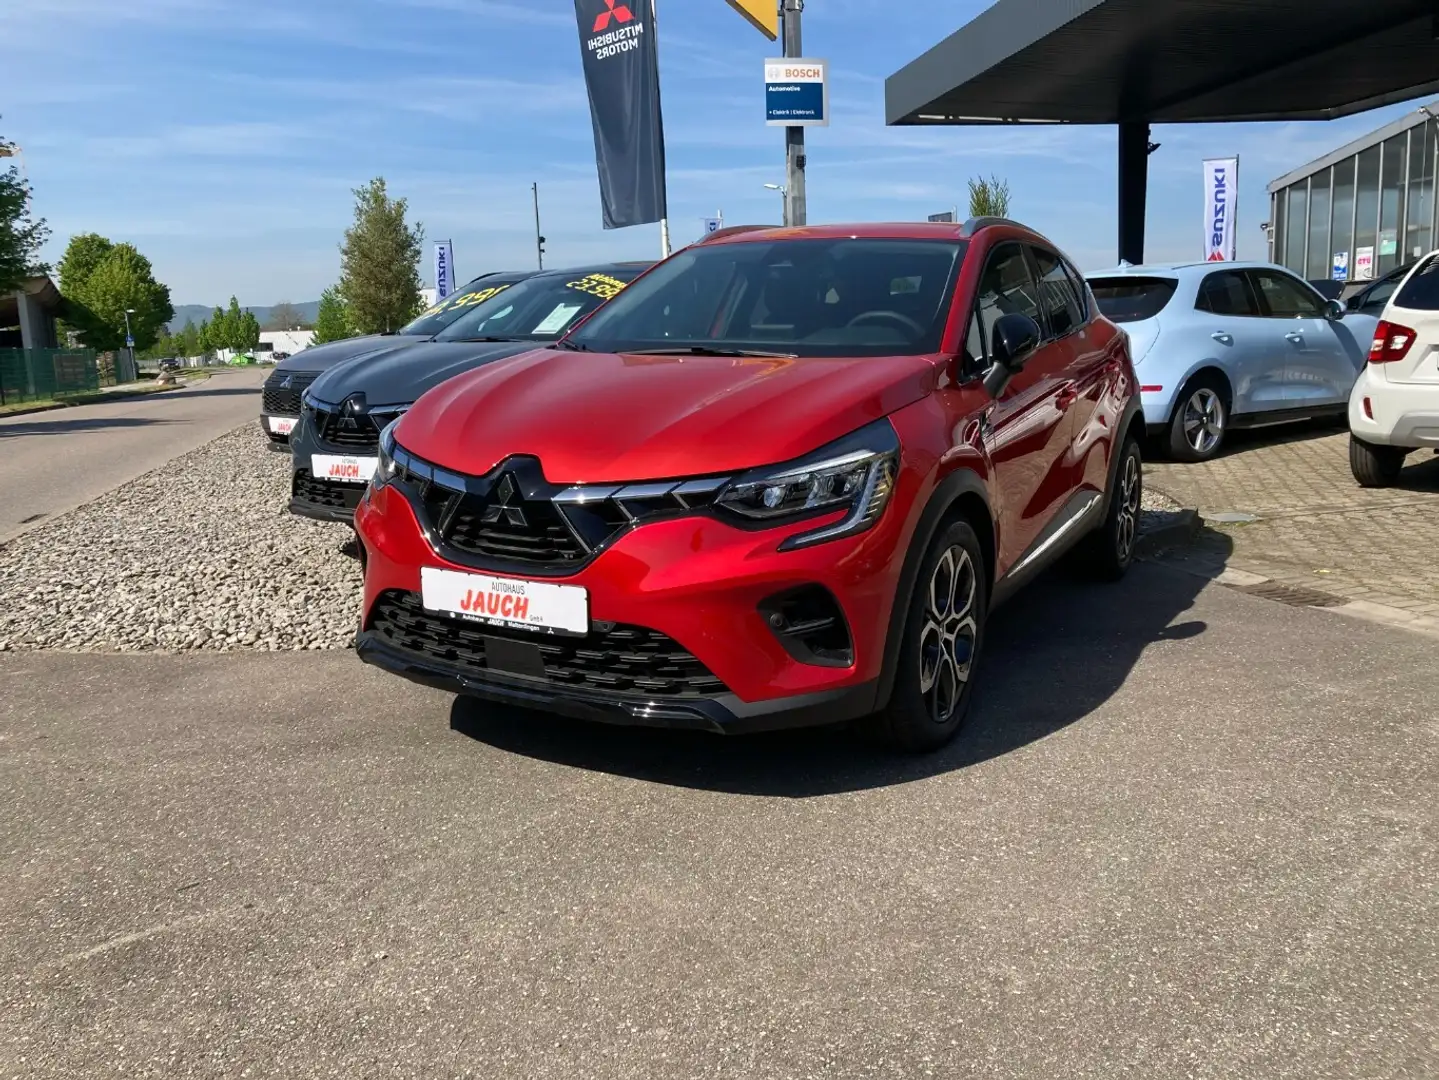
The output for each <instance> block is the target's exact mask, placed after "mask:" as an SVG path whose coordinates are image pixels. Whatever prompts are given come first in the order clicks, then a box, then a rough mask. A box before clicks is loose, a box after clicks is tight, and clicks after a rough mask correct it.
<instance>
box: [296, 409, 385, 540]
mask: <svg viewBox="0 0 1439 1080" xmlns="http://www.w3.org/2000/svg"><path fill="white" fill-rule="evenodd" d="M289 448H290V453H291V460H290V502H289V511H290V513H292V514H295V515H297V516H298V517H305V518H310V519H312V520H314V521H337V522H343V523H344V524H347V525H348V524H350V523H351V522H352V521H353V520H354V517H355V507H356V506H358V505H359V503H360V499H361V498H363V497H364V494H365V487H366V485H365V484H364V483H353V482H342V481H337V480H326V479H323V478H319V477H316V476H315V475H314V474H313V473H312V472H311V459H312V458H313V456H314V455H315V454H330V455H334V456H337V457H360V458H371V457H373V455H374V453H375V451H369V450H363V449H357V448H354V447H331V446H327V445H326V444H324V443H322V442H320V440H319V439H318V438H317V437H316V432H315V430H314V426H313V425H312V424H310V423H309V421H308V420H307V419H305V418H304V417H302V418H301V419H300V422H299V423H298V424H296V425H295V429H294V431H293V432H292V433H291V436H290V441H289Z"/></svg>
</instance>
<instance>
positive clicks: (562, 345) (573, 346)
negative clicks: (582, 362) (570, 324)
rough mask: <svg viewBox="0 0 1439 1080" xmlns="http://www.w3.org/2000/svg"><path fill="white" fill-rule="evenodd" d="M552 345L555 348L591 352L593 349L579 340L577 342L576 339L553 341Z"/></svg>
mask: <svg viewBox="0 0 1439 1080" xmlns="http://www.w3.org/2000/svg"><path fill="white" fill-rule="evenodd" d="M554 347H555V348H556V349H570V350H572V351H574V352H592V351H593V350H592V349H591V348H590V347H589V346H588V345H582V344H581V343H580V342H578V341H557V342H555V346H554Z"/></svg>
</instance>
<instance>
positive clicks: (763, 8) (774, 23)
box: [727, 0, 779, 41]
mask: <svg viewBox="0 0 1439 1080" xmlns="http://www.w3.org/2000/svg"><path fill="white" fill-rule="evenodd" d="M727 3H728V4H729V6H730V7H732V8H734V9H735V10H736V11H738V12H739V13H740V14H741V15H743V16H744V17H745V18H746V19H748V20H749V21H750V25H752V26H753V27H754V28H755V29H756V30H758V31H759V32H760V33H761V34H763V35H764V36H765V37H767V38H769V39H770V40H771V41H774V40H775V39H776V38H777V37H779V0H727Z"/></svg>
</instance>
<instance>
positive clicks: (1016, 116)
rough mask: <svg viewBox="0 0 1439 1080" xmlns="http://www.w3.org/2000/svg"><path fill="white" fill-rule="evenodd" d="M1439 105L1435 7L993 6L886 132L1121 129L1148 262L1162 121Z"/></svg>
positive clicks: (1209, 1) (1124, 235) (889, 111)
mask: <svg viewBox="0 0 1439 1080" xmlns="http://www.w3.org/2000/svg"><path fill="white" fill-rule="evenodd" d="M1435 92H1439V2H1436V0H998V2H997V3H995V4H994V5H993V6H992V7H990V8H989V9H988V10H986V11H985V12H983V13H982V14H981V15H980V16H979V17H978V18H976V19H975V20H974V21H973V22H971V23H969V24H968V25H967V26H964V27H962V28H961V29H959V30H958V31H956V32H955V33H953V34H951V35H950V36H949V37H947V38H945V39H944V40H943V41H941V42H940V43H939V44H938V45H936V46H935V47H934V48H932V49H930V50H929V51H928V52H927V53H925V54H924V55H923V56H921V57H919V58H918V59H916V60H914V61H912V62H911V63H909V64H907V65H906V66H905V67H904V68H902V69H901V70H899V71H898V72H896V73H895V74H894V75H891V76H890V77H889V79H887V80H886V82H885V114H886V121H887V122H888V123H890V124H933V125H946V124H949V125H954V124H1019V123H1071V124H1117V125H1119V135H1120V137H1119V143H1120V146H1119V159H1120V163H1119V186H1120V192H1119V201H1120V207H1119V210H1120V225H1119V229H1120V242H1119V248H1120V256H1121V257H1122V258H1126V259H1129V260H1130V261H1131V262H1138V261H1140V260H1142V258H1143V249H1144V202H1145V187H1146V184H1145V173H1146V160H1145V159H1146V158H1147V156H1148V153H1149V125H1150V124H1152V123H1212V122H1223V121H1246V120H1248V121H1252V120H1329V119H1333V118H1335V117H1339V116H1347V115H1349V114H1351V113H1357V112H1362V111H1364V110H1365V109H1373V108H1377V107H1378V106H1381V105H1389V104H1392V103H1394V102H1398V101H1407V100H1409V99H1411V98H1416V97H1420V96H1422V95H1426V94H1433V93H1435Z"/></svg>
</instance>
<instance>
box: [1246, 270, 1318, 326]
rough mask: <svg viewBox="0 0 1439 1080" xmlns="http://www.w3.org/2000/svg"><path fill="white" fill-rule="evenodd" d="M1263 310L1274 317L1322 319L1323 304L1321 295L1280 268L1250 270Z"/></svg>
mask: <svg viewBox="0 0 1439 1080" xmlns="http://www.w3.org/2000/svg"><path fill="white" fill-rule="evenodd" d="M1249 276H1250V277H1251V278H1252V279H1253V281H1254V284H1255V291H1256V292H1257V293H1258V294H1259V299H1260V302H1261V303H1262V304H1263V307H1264V313H1265V314H1267V315H1268V316H1269V317H1270V318H1271V319H1321V318H1323V317H1324V305H1323V304H1322V303H1320V302H1319V297H1318V296H1317V295H1316V294H1314V293H1312V292H1311V291H1310V290H1309V289H1308V288H1306V287H1305V286H1303V285H1301V284H1300V283H1299V282H1297V281H1295V280H1294V279H1293V278H1291V277H1290V276H1289V275H1287V274H1281V273H1279V272H1278V271H1277V270H1251V271H1250V272H1249Z"/></svg>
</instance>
